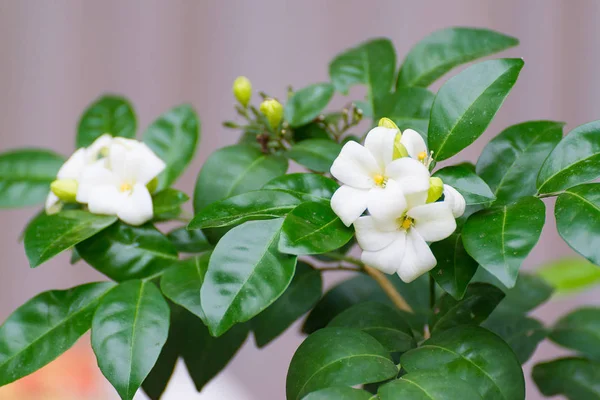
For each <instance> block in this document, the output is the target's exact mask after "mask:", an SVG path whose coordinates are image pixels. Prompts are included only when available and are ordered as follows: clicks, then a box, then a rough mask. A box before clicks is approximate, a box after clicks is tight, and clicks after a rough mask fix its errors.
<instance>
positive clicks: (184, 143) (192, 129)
mask: <svg viewBox="0 0 600 400" xmlns="http://www.w3.org/2000/svg"><path fill="white" fill-rule="evenodd" d="M143 140H144V143H146V144H147V145H148V146H149V147H150V148H151V149H152V150H153V151H154V153H156V155H157V156H159V157H160V158H161V159H162V160H163V161H164V162H165V163H166V164H167V167H166V168H165V170H164V171H163V172H161V174H160V175H159V176H158V188H159V189H165V188H167V187H169V186H171V184H173V182H175V180H176V179H177V178H178V177H179V175H181V174H182V173H183V171H184V170H185V168H186V167H187V165H188V164H189V163H190V161H192V158H193V157H194V153H195V152H196V147H197V146H198V141H199V140H200V121H199V120H198V116H197V115H196V112H195V111H194V109H193V108H192V107H191V106H190V105H182V106H179V107H175V108H173V109H171V110H169V111H167V112H166V113H164V114H163V115H161V116H160V117H159V118H158V119H157V120H156V121H154V122H153V123H152V125H150V126H149V127H148V128H147V129H146V131H145V132H144V136H143Z"/></svg>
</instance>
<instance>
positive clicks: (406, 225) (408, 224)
mask: <svg viewBox="0 0 600 400" xmlns="http://www.w3.org/2000/svg"><path fill="white" fill-rule="evenodd" d="M411 225H412V220H411V219H410V218H406V219H405V220H404V221H402V228H403V229H408V228H410V227H411Z"/></svg>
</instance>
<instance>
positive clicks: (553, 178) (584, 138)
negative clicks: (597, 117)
mask: <svg viewBox="0 0 600 400" xmlns="http://www.w3.org/2000/svg"><path fill="white" fill-rule="evenodd" d="M599 176H600V121H594V122H590V123H587V124H584V125H580V126H578V127H577V128H575V129H573V130H572V131H571V132H569V133H568V134H567V136H565V137H564V139H562V140H561V141H560V143H559V144H558V145H557V146H556V147H555V148H554V150H552V152H551V153H550V155H549V156H548V158H547V159H546V161H544V164H543V165H542V168H541V169H540V173H539V174H538V177H537V188H538V193H553V192H558V191H560V190H564V189H568V188H570V187H572V186H575V185H578V184H580V183H585V182H589V181H592V180H594V179H596V178H598V177H599Z"/></svg>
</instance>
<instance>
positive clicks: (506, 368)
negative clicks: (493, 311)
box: [400, 325, 525, 400]
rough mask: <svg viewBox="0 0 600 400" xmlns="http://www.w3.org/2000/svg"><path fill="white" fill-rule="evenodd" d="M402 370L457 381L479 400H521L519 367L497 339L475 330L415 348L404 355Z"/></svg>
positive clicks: (465, 327) (434, 339) (462, 329)
mask: <svg viewBox="0 0 600 400" xmlns="http://www.w3.org/2000/svg"><path fill="white" fill-rule="evenodd" d="M400 364H401V365H402V368H404V369H405V370H407V371H408V373H409V375H410V374H411V373H413V372H415V371H436V372H438V373H440V374H443V375H444V376H446V377H448V378H451V377H453V378H460V379H462V380H464V381H466V382H467V383H468V384H469V385H470V386H471V387H472V388H476V389H477V391H478V392H479V394H480V395H481V397H482V398H483V399H486V400H496V399H497V400H508V399H511V400H512V399H515V400H517V399H525V379H524V377H523V371H522V370H521V365H520V364H519V361H518V360H517V357H516V356H515V354H514V353H513V352H512V350H511V349H510V347H509V346H508V345H507V344H506V343H505V342H504V341H503V340H502V339H500V338H499V337H498V336H496V335H494V334H493V333H491V332H489V331H487V330H486V329H483V328H480V327H478V326H471V325H463V326H459V327H456V328H453V329H449V330H447V331H443V332H440V333H439V334H437V335H433V336H432V337H431V339H429V340H427V341H426V342H425V343H423V344H422V345H421V346H420V347H419V348H417V349H414V350H410V351H409V352H407V353H404V354H403V355H402V356H401V358H400Z"/></svg>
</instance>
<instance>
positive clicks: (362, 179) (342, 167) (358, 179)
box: [331, 141, 383, 189]
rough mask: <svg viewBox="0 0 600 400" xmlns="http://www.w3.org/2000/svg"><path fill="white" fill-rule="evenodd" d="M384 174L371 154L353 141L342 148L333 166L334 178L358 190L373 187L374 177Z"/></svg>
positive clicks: (332, 173)
mask: <svg viewBox="0 0 600 400" xmlns="http://www.w3.org/2000/svg"><path fill="white" fill-rule="evenodd" d="M382 172H383V171H382V170H381V169H380V168H379V166H378V165H377V161H375V158H374V157H373V155H372V154H371V152H370V151H369V150H367V149H366V148H365V147H363V146H361V145H360V144H358V143H356V142H353V141H350V142H348V143H346V144H345V145H344V147H342V151H340V154H339V155H338V157H337V158H336V159H335V161H334V162H333V165H332V166H331V175H333V177H334V178H336V179H337V180H339V181H340V182H342V183H343V184H345V185H349V186H352V187H355V188H358V189H369V188H371V187H373V186H374V184H375V183H374V181H373V177H374V176H375V175H377V174H381V173H382Z"/></svg>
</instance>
